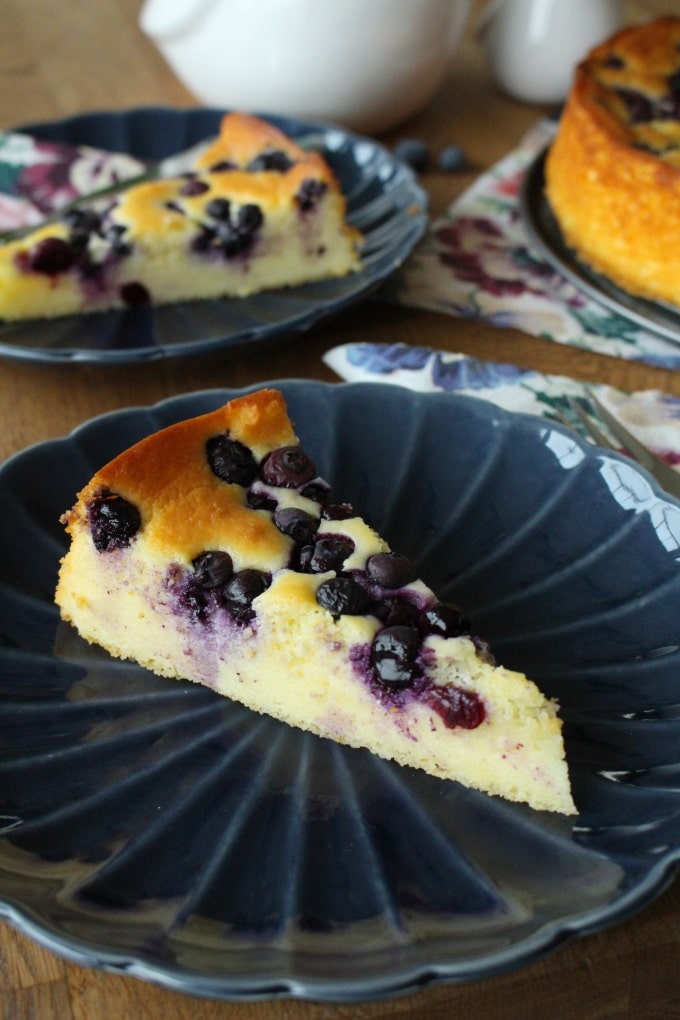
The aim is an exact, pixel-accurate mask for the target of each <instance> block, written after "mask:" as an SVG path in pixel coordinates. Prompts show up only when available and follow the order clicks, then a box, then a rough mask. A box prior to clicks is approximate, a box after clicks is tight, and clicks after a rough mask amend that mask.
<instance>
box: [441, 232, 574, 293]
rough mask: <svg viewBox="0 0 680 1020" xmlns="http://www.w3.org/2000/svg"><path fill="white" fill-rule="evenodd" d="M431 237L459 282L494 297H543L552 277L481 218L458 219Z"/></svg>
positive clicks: (546, 268) (521, 247) (543, 265)
mask: <svg viewBox="0 0 680 1020" xmlns="http://www.w3.org/2000/svg"><path fill="white" fill-rule="evenodd" d="M434 236H435V239H436V240H437V242H438V243H439V244H440V245H441V246H442V250H441V251H440V253H439V259H440V262H442V263H443V264H444V265H445V266H449V267H450V268H451V269H452V270H453V271H454V273H455V275H456V277H457V278H458V279H459V280H463V281H465V283H470V284H473V285H474V286H476V287H479V288H480V289H481V290H483V291H484V292H485V293H487V294H493V295H494V296H495V297H503V296H518V295H521V294H526V293H534V294H543V293H544V292H545V287H546V280H547V279H549V278H550V277H552V276H554V275H555V273H554V271H553V270H552V269H551V268H550V267H549V266H548V265H547V264H546V263H544V262H541V261H539V260H537V259H535V258H533V256H532V255H531V253H530V251H529V249H528V248H527V246H526V245H523V244H521V245H517V246H513V247H510V246H509V245H508V243H507V239H506V237H505V235H504V233H503V231H502V230H501V229H500V228H499V227H498V226H497V225H496V224H495V223H493V222H492V221H491V220H489V219H486V218H484V217H481V216H461V217H459V218H458V219H457V220H455V221H454V222H452V223H449V224H447V225H446V226H443V227H440V228H439V229H438V230H437V231H436V232H435V235H434ZM534 283H535V285H534Z"/></svg>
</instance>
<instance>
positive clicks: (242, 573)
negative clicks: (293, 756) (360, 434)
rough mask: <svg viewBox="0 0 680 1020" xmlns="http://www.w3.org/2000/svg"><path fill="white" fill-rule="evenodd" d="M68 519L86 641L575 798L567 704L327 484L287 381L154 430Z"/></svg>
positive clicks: (268, 706) (469, 777) (306, 722)
mask: <svg viewBox="0 0 680 1020" xmlns="http://www.w3.org/2000/svg"><path fill="white" fill-rule="evenodd" d="M62 521H63V523H64V525H65V527H66V529H67V532H68V534H69V536H70V547H69V550H68V551H67V553H66V555H65V556H64V558H63V560H62V562H61V567H60V575H59V581H58V587H57V591H56V601H57V604H58V605H59V607H60V610H61V614H62V616H63V618H64V619H65V620H67V621H69V622H70V623H72V624H73V625H74V626H75V627H76V628H77V630H78V632H79V633H80V635H81V636H82V637H83V638H85V639H86V640H87V641H90V642H94V643H97V644H99V645H101V646H102V647H103V648H105V649H106V650H108V651H109V652H110V653H111V654H112V655H114V656H118V657H120V658H124V659H132V660H135V661H137V662H139V663H140V664H141V665H143V666H145V667H147V668H149V669H151V670H153V671H154V672H156V673H158V674H161V675H163V676H168V677H176V678H185V679H188V680H192V681H195V682H198V683H201V684H205V685H207V686H208V687H210V688H212V689H214V690H215V691H217V692H219V693H220V694H222V695H226V696H227V697H230V698H233V699H235V700H237V701H239V702H242V703H243V704H245V705H247V706H249V707H250V708H251V709H254V710H256V711H258V712H264V713H267V714H269V715H271V716H274V717H275V718H277V719H280V720H282V721H284V722H286V723H289V724H291V725H293V726H297V727H301V728H302V729H305V730H310V731H312V732H314V733H316V734H319V735H320V736H322V737H327V738H330V739H332V740H335V741H338V742H341V743H345V744H350V745H354V746H359V747H367V748H369V749H370V750H371V751H372V752H374V753H375V754H377V755H380V756H382V757H384V758H388V759H395V760H396V761H398V762H400V763H401V764H402V765H407V766H414V767H417V768H422V769H425V770H426V771H427V772H429V773H431V774H433V775H435V776H438V777H442V778H444V779H453V780H459V781H460V782H462V783H463V784H465V785H468V786H470V787H474V788H476V789H479V790H483V791H486V792H488V793H491V794H497V795H500V796H503V797H506V798H508V799H512V800H518V801H526V802H528V803H529V804H530V805H531V806H533V807H534V808H537V809H544V810H553V811H558V812H563V813H565V814H571V813H573V812H574V810H575V809H574V805H573V802H572V799H571V794H570V786H569V778H568V772H567V766H566V762H565V757H564V747H563V742H562V735H561V724H560V721H559V718H558V715H557V712H556V706H555V705H554V703H553V702H552V701H549V700H548V699H546V698H545V697H544V696H543V695H542V694H541V693H540V692H539V690H538V688H537V687H536V686H535V685H534V684H533V683H532V682H531V681H529V680H528V679H527V678H526V677H525V676H523V675H522V674H520V673H516V672H511V671H509V670H507V669H504V668H503V667H501V666H496V665H495V664H494V663H493V660H492V658H491V656H490V654H489V652H488V650H487V649H486V647H485V645H484V643H483V642H482V641H480V640H479V639H477V638H473V636H472V635H471V633H470V626H469V623H468V621H467V619H466V617H465V615H464V614H463V613H462V612H461V610H460V609H458V608H457V607H456V606H453V605H449V604H443V603H441V602H439V601H438V600H437V598H436V597H435V595H434V594H433V592H432V591H431V590H430V588H428V586H427V585H426V584H425V583H424V582H423V581H422V580H420V579H418V578H417V576H416V572H415V570H414V568H413V565H412V563H411V561H410V560H408V559H407V558H406V557H403V556H400V555H398V554H397V553H395V552H394V551H392V550H391V549H390V548H389V547H388V545H387V543H386V542H385V541H384V540H383V539H382V538H381V537H380V536H379V535H378V534H377V533H376V532H375V531H374V530H373V529H372V528H371V527H370V526H369V525H368V524H367V523H366V522H365V521H364V520H363V519H362V518H361V517H359V516H357V514H356V513H355V511H354V510H353V508H352V507H351V506H350V505H349V504H346V503H341V502H340V503H339V502H336V500H335V498H334V496H333V494H332V492H331V489H330V487H329V485H328V484H327V483H326V482H325V481H324V480H323V479H321V478H320V477H319V476H318V475H317V471H316V468H315V466H314V464H313V462H312V461H311V460H310V458H309V456H308V455H307V454H306V453H305V451H304V450H303V448H302V447H301V445H300V443H299V441H298V439H297V437H296V434H295V432H294V430H293V426H292V424H291V421H290V419H289V417H288V413H287V409H286V406H285V402H284V399H283V397H282V395H281V394H280V392H279V391H278V390H274V389H263V390H259V391H257V392H255V393H252V394H250V395H246V396H243V397H239V398H237V399H235V400H233V401H231V402H230V403H228V404H226V405H225V406H224V407H221V408H219V409H218V410H216V411H214V412H211V413H209V414H205V415H201V416H200V417H197V418H192V419H189V420H187V421H182V422H180V423H178V424H176V425H172V426H170V427H168V428H165V429H163V430H161V431H160V432H156V433H154V434H153V435H151V436H149V437H148V438H146V439H143V440H142V441H141V442H139V443H137V444H136V445H134V446H132V447H130V448H129V449H128V450H126V451H125V452H124V453H122V454H120V455H119V456H118V457H116V458H115V459H114V460H112V461H111V462H110V463H109V464H107V465H106V466H104V467H102V468H101V469H100V470H99V471H97V473H96V474H95V475H94V477H93V478H92V479H91V481H90V482H89V483H88V484H87V485H86V486H85V488H84V489H83V490H82V491H81V492H80V493H79V495H78V497H77V502H76V503H75V505H74V507H73V508H72V509H71V510H69V511H67V512H66V513H65V514H64V515H63V518H62Z"/></svg>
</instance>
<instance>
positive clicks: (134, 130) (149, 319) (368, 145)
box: [0, 107, 427, 363]
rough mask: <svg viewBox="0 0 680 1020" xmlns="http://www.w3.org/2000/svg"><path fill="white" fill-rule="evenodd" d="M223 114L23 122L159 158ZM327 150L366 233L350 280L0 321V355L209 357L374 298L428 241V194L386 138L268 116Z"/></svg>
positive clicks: (62, 136) (65, 138) (148, 112)
mask: <svg viewBox="0 0 680 1020" xmlns="http://www.w3.org/2000/svg"><path fill="white" fill-rule="evenodd" d="M223 115H224V111H223V110H211V109H204V108H199V109H189V110H175V109H168V108H165V107H161V108H158V107H142V108H139V109H134V110H128V111H123V112H115V113H92V114H81V115H79V116H76V117H72V118H69V119H67V120H63V121H56V122H51V123H48V124H31V125H26V126H22V128H21V130H23V131H27V132H29V133H30V134H33V135H35V136H36V137H38V138H42V139H46V140H49V141H55V142H65V143H68V144H70V145H90V146H93V147H95V148H100V149H105V150H107V151H113V152H124V153H130V154H132V155H134V156H136V157H138V158H140V159H142V160H149V161H152V162H155V161H157V160H161V159H164V158H165V157H167V156H170V155H173V154H174V153H177V152H183V151H184V150H186V149H188V148H190V147H191V146H192V145H195V144H197V143H198V142H201V141H203V140H204V139H206V138H210V137H212V136H214V135H216V134H217V133H218V129H219V123H220V120H221V118H222V116H223ZM268 119H269V120H270V121H272V122H273V123H274V124H276V125H277V126H278V127H280V128H282V130H283V131H285V132H286V133H287V134H288V135H290V136H291V137H293V138H295V139H296V140H298V141H300V142H301V143H302V144H305V145H306V146H308V147H310V148H314V149H316V150H317V151H320V152H321V153H322V154H323V155H324V157H325V158H326V159H327V161H328V163H329V165H330V166H331V169H332V170H333V171H334V173H335V175H336V177H337V178H338V181H339V183H340V187H341V188H342V191H343V193H344V194H345V196H346V198H347V215H348V219H349V222H350V223H351V224H352V225H353V226H355V227H357V228H358V229H359V230H360V231H361V232H362V234H363V236H364V246H363V249H362V259H363V267H362V269H361V271H360V272H358V273H352V274H350V275H349V276H346V277H343V278H341V279H334V280H324V281H321V282H319V283H313V284H307V285H305V286H302V287H295V288H289V289H285V290H284V289H282V290H276V291H268V292H264V293H261V294H256V295H253V296H251V297H248V298H239V299H238V300H235V299H231V300H230V299H222V300H219V301H185V302H181V303H178V304H173V305H165V306H159V307H155V308H143V309H126V310H123V311H112V312H101V313H95V314H92V315H87V316H67V317H64V318H61V319H50V320H45V319H42V320H41V319H32V320H30V321H29V322H19V323H7V322H1V321H0V355H2V356H5V357H10V358H20V359H23V360H26V359H29V360H32V361H47V362H55V361H58V362H62V361H74V360H77V361H89V362H97V363H108V362H115V363H123V362H137V361H146V360H150V359H153V358H163V357H179V356H186V355H195V354H204V353H206V352H209V351H214V350H220V349H222V348H225V347H233V346H236V345H239V344H245V343H255V342H261V341H269V340H273V339H276V338H278V337H281V336H294V335H296V334H301V333H304V332H305V331H306V330H308V329H310V328H311V327H312V326H314V325H315V324H316V323H317V322H319V321H320V320H322V319H324V318H326V317H328V316H330V315H333V314H335V313H337V312H339V311H341V310H342V309H344V308H346V307H348V306H349V305H351V304H354V303H355V302H357V301H359V300H360V299H362V298H364V297H366V296H367V295H368V294H370V293H371V292H372V291H373V290H375V289H376V288H377V287H378V286H379V284H381V283H382V282H383V281H385V280H386V279H387V278H388V277H389V276H390V275H391V274H392V273H393V272H394V271H395V270H396V269H397V268H398V266H400V265H401V263H402V262H403V261H404V259H405V258H406V257H407V255H408V254H409V253H410V252H411V250H412V248H413V247H414V245H415V244H416V243H417V241H418V240H419V239H420V237H421V236H422V234H423V232H424V230H425V226H426V222H427V198H426V195H425V192H424V191H423V190H422V188H421V187H420V186H419V185H418V183H417V181H416V179H415V176H414V174H413V172H412V171H411V170H410V168H409V167H407V166H406V165H405V164H404V163H401V162H400V161H399V160H396V159H394V157H393V156H392V155H391V154H390V153H389V152H388V151H387V150H386V149H384V148H383V147H382V146H381V145H379V144H378V143H377V142H374V141H372V140H370V139H368V138H361V137H358V136H356V135H352V134H349V133H347V132H346V131H344V130H342V129H340V128H337V127H332V126H329V125H322V124H308V123H303V122H300V121H294V120H290V119H287V118H282V117H269V118H268Z"/></svg>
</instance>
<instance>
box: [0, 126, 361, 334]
mask: <svg viewBox="0 0 680 1020" xmlns="http://www.w3.org/2000/svg"><path fill="white" fill-rule="evenodd" d="M360 240H361V239H360V235H359V233H358V232H357V231H356V230H354V229H353V228H352V227H350V226H349V225H348V224H347V221H346V203H345V198H344V196H343V194H342V192H341V190H340V187H339V185H338V182H337V180H336V178H335V176H334V175H333V173H332V171H331V169H330V167H329V166H328V164H327V162H326V160H325V159H324V158H323V156H322V155H321V154H320V153H318V152H307V151H306V150H304V149H303V148H302V147H301V146H299V145H298V144H297V143H296V142H294V141H293V140H292V139H291V138H289V137H288V136H286V135H285V134H284V133H283V132H282V131H280V130H278V128H276V127H275V126H273V125H271V124H269V123H268V122H266V121H264V120H262V119H260V118H257V117H252V116H249V115H246V114H239V113H231V114H227V115H226V116H225V117H224V118H223V120H222V123H221V130H220V134H219V136H218V137H217V138H216V139H215V140H213V141H212V142H211V143H208V144H207V145H206V147H204V148H201V149H199V150H197V155H196V157H195V161H194V164H193V167H192V169H191V170H190V171H189V172H187V173H186V174H183V175H181V176H179V177H174V178H168V179H156V180H150V181H146V182H142V183H138V184H135V185H131V186H130V188H128V189H127V190H124V191H122V192H120V193H119V194H118V195H117V196H116V197H115V198H114V199H112V200H110V201H109V202H107V203H106V204H105V206H104V207H103V208H101V207H97V208H94V207H92V208H87V207H86V206H83V205H79V206H77V207H76V208H75V209H71V210H70V211H69V212H66V213H65V214H64V217H63V219H61V220H59V221H57V222H50V223H46V224H43V225H42V226H40V227H37V228H36V229H35V230H34V231H32V232H31V233H29V234H27V235H24V236H23V237H21V238H20V239H17V240H13V241H11V242H9V243H7V244H5V245H4V246H2V247H0V318H2V319H6V320H16V319H23V318H33V317H52V316H60V315H72V314H78V313H82V312H88V311H98V310H103V309H108V308H116V307H126V306H130V305H132V306H134V305H140V304H150V303H151V304H163V303H167V302H173V301H182V300H191V299H194V298H196V299H205V298H217V297H225V296H234V297H242V296H246V295H248V294H253V293H256V292H258V291H262V290H265V289H270V288H276V287H283V286H296V285H299V284H302V283H306V282H310V281H315V280H320V279H325V278H328V277H334V276H344V275H346V274H348V273H351V272H354V271H356V270H358V269H359V268H360V256H359V248H360Z"/></svg>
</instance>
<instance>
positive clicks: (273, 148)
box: [196, 113, 332, 178]
mask: <svg viewBox="0 0 680 1020" xmlns="http://www.w3.org/2000/svg"><path fill="white" fill-rule="evenodd" d="M276 153H283V154H284V155H285V156H287V157H288V159H289V160H290V162H291V163H303V164H305V165H306V166H307V168H308V172H309V173H311V172H314V173H315V174H316V173H317V172H318V173H321V174H323V175H324V176H328V177H329V178H330V177H331V176H332V175H331V174H330V169H329V168H328V165H327V164H326V161H325V160H324V159H323V158H322V157H321V156H320V155H319V154H318V153H316V152H308V151H307V150H306V149H303V148H302V146H301V145H298V143H297V142H295V141H294V140H293V139H292V138H289V137H288V136H287V135H286V134H284V132H283V131H280V130H279V129H278V128H277V127H275V126H274V125H273V124H270V123H269V122H268V121H264V120H261V119H260V118H259V117H253V116H252V115H251V114H247V113H227V114H225V116H224V117H223V118H222V121H221V123H220V133H219V135H218V137H217V138H216V139H215V141H214V142H213V143H212V145H210V146H209V148H208V149H206V150H204V151H203V152H202V153H201V154H200V155H199V156H198V157H197V158H196V167H197V168H199V169H204V170H212V169H213V168H214V167H216V166H219V165H220V164H221V163H223V162H228V163H231V164H233V165H235V166H237V167H239V168H240V169H244V168H245V167H247V166H249V165H250V164H251V163H252V161H253V160H254V159H256V158H258V157H261V156H262V155H263V154H269V155H270V156H271V155H273V154H276Z"/></svg>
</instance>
